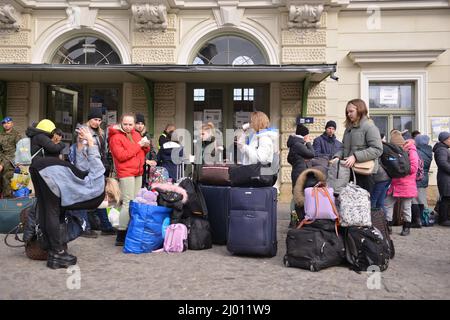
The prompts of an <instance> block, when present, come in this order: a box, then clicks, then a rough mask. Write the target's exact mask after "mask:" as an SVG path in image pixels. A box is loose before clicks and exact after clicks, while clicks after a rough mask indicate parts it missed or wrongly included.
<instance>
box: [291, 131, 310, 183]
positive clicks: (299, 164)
mask: <svg viewBox="0 0 450 320" xmlns="http://www.w3.org/2000/svg"><path fill="white" fill-rule="evenodd" d="M287 146H288V148H289V153H288V157H287V161H288V162H289V164H290V165H291V166H292V172H291V179H292V184H293V185H295V182H296V181H297V178H298V176H299V175H300V173H302V172H303V171H304V170H306V169H307V168H308V165H307V163H306V161H305V160H310V159H312V158H314V149H313V147H312V145H311V143H309V142H308V143H305V140H303V137H302V136H297V135H291V136H289V138H288V141H287Z"/></svg>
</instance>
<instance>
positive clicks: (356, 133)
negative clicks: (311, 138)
mask: <svg viewBox="0 0 450 320" xmlns="http://www.w3.org/2000/svg"><path fill="white" fill-rule="evenodd" d="M345 118H346V119H345V128H346V129H345V132H344V138H343V141H342V143H343V147H344V149H343V150H341V151H339V152H337V153H336V154H335V155H334V158H339V159H343V160H344V161H343V163H344V165H345V166H346V167H348V168H353V169H354V171H355V173H356V183H357V184H358V185H359V186H360V187H361V188H363V189H365V190H367V191H368V192H369V193H371V192H372V189H373V186H374V181H373V178H372V174H373V173H376V172H377V171H378V161H377V160H378V158H379V157H380V156H381V155H382V154H383V145H382V143H381V136H380V131H379V130H378V128H377V126H376V125H375V123H374V122H373V121H372V120H371V119H370V118H369V117H368V110H367V106H366V103H365V102H364V101H363V100H361V99H353V100H350V101H349V102H348V103H347V107H346V108H345ZM356 167H359V168H362V169H361V170H358V169H357V168H356ZM364 171H365V172H364ZM359 172H362V174H361V173H359Z"/></svg>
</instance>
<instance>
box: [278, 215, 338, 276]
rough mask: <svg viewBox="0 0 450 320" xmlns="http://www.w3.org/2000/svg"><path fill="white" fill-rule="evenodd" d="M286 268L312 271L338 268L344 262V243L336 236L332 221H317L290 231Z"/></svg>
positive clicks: (287, 242)
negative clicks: (332, 267)
mask: <svg viewBox="0 0 450 320" xmlns="http://www.w3.org/2000/svg"><path fill="white" fill-rule="evenodd" d="M286 249H287V250H286V255H285V256H284V265H285V266H286V267H296V268H302V269H306V270H310V271H320V270H322V269H325V268H328V267H331V266H337V265H340V264H342V263H343V262H344V260H345V251H344V242H343V239H342V236H341V235H340V234H336V231H335V222H334V221H332V220H321V219H320V220H319V219H318V220H315V221H314V222H313V223H311V224H307V225H305V226H303V227H302V228H301V229H290V230H289V231H288V233H287V238H286Z"/></svg>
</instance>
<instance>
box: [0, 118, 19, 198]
mask: <svg viewBox="0 0 450 320" xmlns="http://www.w3.org/2000/svg"><path fill="white" fill-rule="evenodd" d="M2 126H3V129H4V132H2V133H0V188H1V189H0V190H1V192H2V195H3V198H10V197H11V179H12V177H13V175H14V165H13V163H14V156H15V153H16V144H17V142H18V141H19V140H20V139H21V138H22V137H21V136H20V133H19V132H17V131H16V130H15V129H14V123H13V120H12V119H11V118H10V117H6V118H4V119H3V120H2Z"/></svg>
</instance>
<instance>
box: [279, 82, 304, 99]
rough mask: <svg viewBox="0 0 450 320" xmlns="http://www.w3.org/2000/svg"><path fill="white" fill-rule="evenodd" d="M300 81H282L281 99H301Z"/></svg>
mask: <svg viewBox="0 0 450 320" xmlns="http://www.w3.org/2000/svg"><path fill="white" fill-rule="evenodd" d="M301 92H302V89H301V87H300V83H295V82H294V83H287V82H286V83H283V84H282V85H281V99H301Z"/></svg>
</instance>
